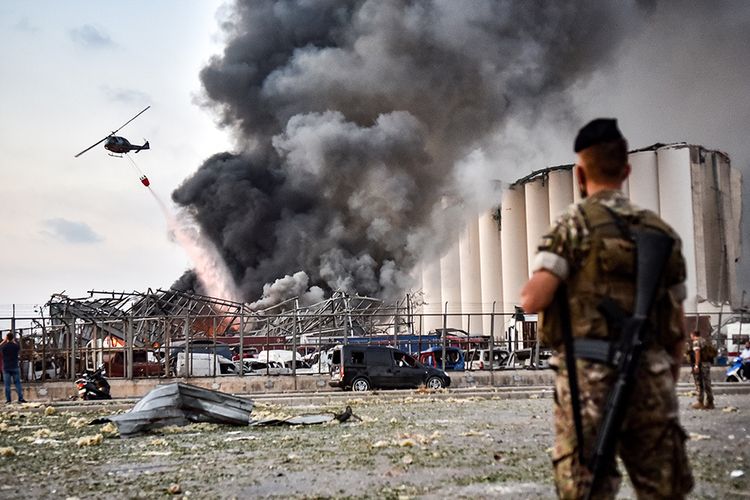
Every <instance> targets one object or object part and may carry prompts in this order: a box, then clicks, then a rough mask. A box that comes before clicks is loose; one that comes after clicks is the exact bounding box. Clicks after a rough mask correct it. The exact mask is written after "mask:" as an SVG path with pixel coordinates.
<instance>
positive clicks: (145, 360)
mask: <svg viewBox="0 0 750 500" xmlns="http://www.w3.org/2000/svg"><path fill="white" fill-rule="evenodd" d="M103 365H104V369H105V370H106V373H107V376H108V377H110V378H111V377H124V376H125V375H126V370H125V353H124V352H123V351H117V352H113V353H105V355H104V362H103ZM161 375H164V364H163V363H162V362H161V361H160V360H158V359H157V358H156V356H155V355H154V353H153V352H150V351H138V350H133V376H134V377H158V376H161Z"/></svg>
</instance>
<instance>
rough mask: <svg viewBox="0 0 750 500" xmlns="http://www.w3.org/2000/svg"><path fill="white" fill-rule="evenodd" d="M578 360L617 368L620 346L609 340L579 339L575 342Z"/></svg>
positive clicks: (575, 352)
mask: <svg viewBox="0 0 750 500" xmlns="http://www.w3.org/2000/svg"><path fill="white" fill-rule="evenodd" d="M573 350H574V354H575V357H576V358H580V359H585V360H588V361H594V362H596V363H603V364H605V365H610V366H615V364H616V363H615V358H616V357H617V353H618V345H617V344H615V343H613V342H609V341H607V340H600V339H586V338H578V339H574V340H573Z"/></svg>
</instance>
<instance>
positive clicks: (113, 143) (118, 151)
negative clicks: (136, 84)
mask: <svg viewBox="0 0 750 500" xmlns="http://www.w3.org/2000/svg"><path fill="white" fill-rule="evenodd" d="M150 107H151V106H146V107H145V108H143V110H142V111H141V112H140V113H138V114H137V115H135V116H134V117H133V118H131V119H130V120H128V121H126V122H125V123H123V124H122V125H121V126H120V127H119V128H118V129H117V130H114V131H112V133H111V134H109V135H108V136H107V137H105V138H104V139H102V140H101V141H99V142H97V143H96V144H94V145H93V146H89V147H87V148H86V149H84V150H83V151H81V152H80V153H78V154H77V155H75V158H78V157H79V156H81V155H82V154H83V153H85V152H86V151H88V150H89V149H92V148H95V147H96V146H98V145H99V144H101V143H102V142H104V149H106V150H107V151H111V153H110V156H117V155H122V154H126V153H129V152H131V151H135V152H136V153H137V152H138V151H142V150H144V149H151V147H150V146H149V144H148V141H145V142H144V144H143V145H142V146H138V145H136V144H130V141H128V140H127V139H125V138H124V137H120V136H117V135H115V134H116V133H117V132H118V131H119V130H120V129H122V128H123V127H124V126H125V125H127V124H128V123H130V122H132V121H133V120H135V119H136V118H138V117H139V116H141V114H143V113H144V112H145V111H146V110H147V109H148V108H150ZM105 141H106V142H105ZM112 153H115V154H112Z"/></svg>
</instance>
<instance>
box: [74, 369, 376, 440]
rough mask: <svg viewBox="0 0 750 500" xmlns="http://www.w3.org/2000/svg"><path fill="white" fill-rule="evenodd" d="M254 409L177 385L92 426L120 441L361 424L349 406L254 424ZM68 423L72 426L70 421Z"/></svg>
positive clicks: (207, 391)
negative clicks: (108, 429)
mask: <svg viewBox="0 0 750 500" xmlns="http://www.w3.org/2000/svg"><path fill="white" fill-rule="evenodd" d="M253 406H254V405H253V402H252V401H250V400H248V399H243V398H240V397H237V396H233V395H231V394H227V393H224V392H220V391H213V390H210V389H204V388H202V387H197V386H194V385H190V384H183V383H182V382H177V383H173V384H167V385H162V386H158V387H156V388H155V389H153V390H151V392H149V393H148V394H146V396H144V397H143V399H141V400H140V401H138V403H136V405H135V406H134V407H133V408H132V409H131V410H130V411H128V412H125V413H121V414H118V415H110V416H109V417H104V418H98V419H96V420H94V421H92V422H89V423H90V424H102V423H105V422H107V423H114V424H115V425H116V426H117V430H118V431H119V433H120V437H123V438H125V437H132V436H136V435H138V434H142V433H144V432H149V431H153V430H157V429H158V430H161V431H162V432H164V433H172V432H181V431H180V430H176V429H179V428H180V427H183V426H186V425H188V424H197V425H193V426H192V427H191V430H193V431H196V430H201V429H198V427H197V426H198V425H201V426H212V425H215V424H229V425H252V426H278V425H318V424H328V423H343V422H347V421H349V420H359V421H361V420H362V419H361V418H360V417H359V416H357V415H355V414H354V413H353V412H352V408H351V406H348V405H347V406H346V408H345V409H344V411H343V412H340V413H324V414H316V415H298V416H286V415H284V416H273V415H270V416H268V414H267V413H266V412H259V413H261V414H263V413H265V414H266V415H267V416H266V417H265V418H260V419H257V420H254V419H251V417H250V414H251V412H252V411H253ZM68 422H69V423H71V420H69V421H68ZM74 423H77V422H74ZM208 429H209V428H204V429H202V430H208Z"/></svg>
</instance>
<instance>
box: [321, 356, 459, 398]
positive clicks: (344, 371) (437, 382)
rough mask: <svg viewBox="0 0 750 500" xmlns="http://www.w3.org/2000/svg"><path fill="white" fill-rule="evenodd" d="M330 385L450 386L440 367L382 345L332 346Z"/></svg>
mask: <svg viewBox="0 0 750 500" xmlns="http://www.w3.org/2000/svg"><path fill="white" fill-rule="evenodd" d="M331 362H332V364H331V380H330V381H329V384H330V385H331V386H332V387H341V388H343V389H351V390H353V391H368V390H370V389H406V388H410V387H418V386H420V385H425V386H427V387H429V388H430V389H440V388H442V387H448V386H450V383H451V379H450V377H449V376H448V375H446V374H445V372H444V371H442V370H439V369H437V368H433V367H431V366H425V365H423V364H422V363H420V362H419V361H417V360H416V359H414V357H412V356H410V355H409V354H407V353H405V352H403V351H399V350H397V349H393V348H392V347H386V346H373V345H344V346H337V347H335V348H334V349H333V356H332V360H331Z"/></svg>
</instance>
